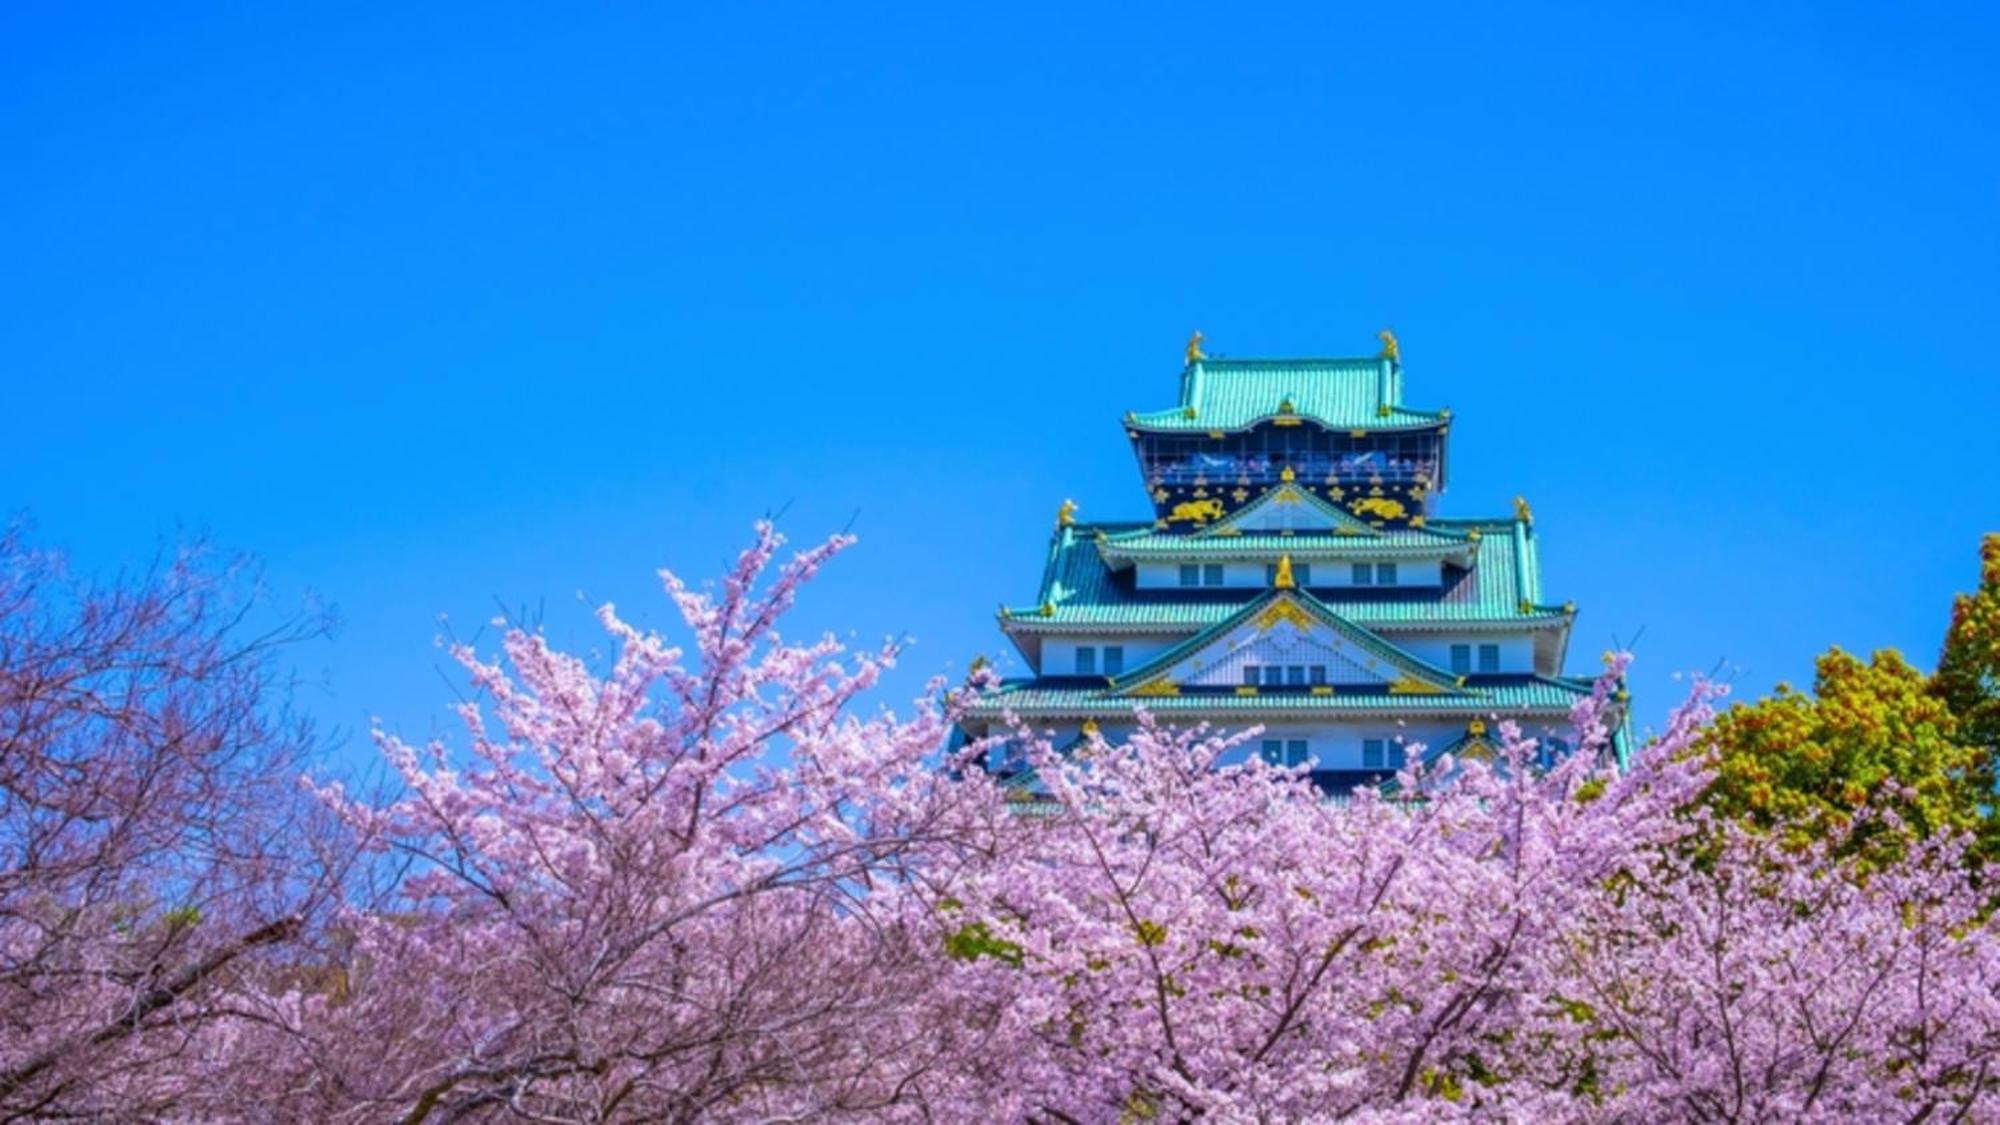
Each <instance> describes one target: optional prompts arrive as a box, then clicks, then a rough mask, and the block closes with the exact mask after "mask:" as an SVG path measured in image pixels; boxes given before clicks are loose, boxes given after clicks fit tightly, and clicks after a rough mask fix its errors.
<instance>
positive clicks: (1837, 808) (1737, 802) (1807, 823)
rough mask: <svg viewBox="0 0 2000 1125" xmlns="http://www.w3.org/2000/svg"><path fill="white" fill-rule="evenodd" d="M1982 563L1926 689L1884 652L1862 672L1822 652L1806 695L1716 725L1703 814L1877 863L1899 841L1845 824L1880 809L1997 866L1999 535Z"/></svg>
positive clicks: (1783, 694) (1784, 697)
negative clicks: (1839, 842) (1961, 840)
mask: <svg viewBox="0 0 2000 1125" xmlns="http://www.w3.org/2000/svg"><path fill="white" fill-rule="evenodd" d="M1981 557H1982V561H1983V566H1982V570H1981V582H1980V589H1979V591H1978V592H1977V593H1975V594H1969V595H1960V597H1959V598H1958V600H1957V604H1956V605H1955V606H1954V609H1953V613H1952V624H1951V629H1950V631H1949V632H1948V633H1947V636H1946V640H1945V648H1944V653H1943V656H1942V657H1941V658H1940V660H1939V666H1938V672H1937V674H1936V675H1935V676H1927V675H1925V674H1924V673H1923V672H1921V671H1919V670H1918V669H1916V668H1914V667H1912V666H1911V665H1910V664H1909V663H1908V662H1907V661H1906V660H1904V659H1903V657H1902V656H1901V655H1900V654H1898V653H1896V652H1895V651H1893V650H1884V651H1880V652H1877V653H1875V654H1874V655H1873V656H1872V657H1870V658H1869V659H1868V660H1866V661H1863V660H1861V659H1860V658H1859V657H1857V656H1854V655H1853V654H1851V653H1847V652H1844V651H1842V650H1841V649H1839V648H1837V647H1836V648H1833V649H1831V650H1829V651H1828V652H1827V653H1826V654H1825V655H1823V656H1821V657H1820V658H1819V660H1818V661H1817V662H1816V665H1815V674H1814V678H1813V690H1812V692H1811V693H1809V694H1808V693H1804V692H1799V691H1796V690H1794V689H1793V688H1791V687H1790V686H1789V685H1786V684H1780V685H1778V689H1777V691H1776V692H1775V693H1774V694H1772V695H1770V696H1768V697H1766V698H1764V699H1761V700H1758V701H1757V702H1755V703H1752V704H1738V705H1737V706H1735V707H1732V708H1730V709H1729V710H1728V711H1726V712H1724V713H1723V714H1722V715H1721V716H1719V717H1718V718H1717V719H1716V721H1715V724H1714V726H1713V728H1712V729H1711V731H1710V732H1709V736H1708V739H1707V743H1706V745H1707V746H1708V748H1710V749H1712V750H1714V751H1715V753H1716V759H1717V774H1716V779H1715V782H1714V784H1713V785H1711V786H1710V787H1709V789H1708V791H1707V793H1706V794H1705V797H1704V799H1705V800H1706V802H1707V803H1708V804H1709V805H1710V806H1711V807H1713V808H1715V809H1717V810H1718V811H1721V812H1723V813H1725V814H1727V815H1729V816H1732V817H1736V818H1739V819H1742V820H1746V821H1748V822H1750V823H1752V824H1756V825H1759V826H1761V827H1765V828H1769V829H1772V830H1774V831H1779V832H1782V833H1784V834H1785V835H1786V837H1787V838H1789V839H1791V840H1793V841H1794V842H1803V841H1805V840H1807V839H1825V838H1842V837H1846V838H1848V844H1849V846H1850V848H1851V849H1852V850H1854V851H1857V852H1862V853H1871V852H1873V853H1880V854H1882V855H1888V854H1893V853H1894V852H1895V851H1897V850H1899V846H1900V845H1899V839H1900V833H1898V832H1892V831H1890V830H1889V829H1887V828H1885V827H1884V826H1883V825H1882V824H1880V823H1879V822H1877V823H1865V824H1864V826H1863V827H1861V828H1860V829H1858V830H1857V829H1856V827H1855V822H1856V814H1857V813H1858V812H1860V811H1861V810H1862V809H1863V808H1866V807H1873V808H1877V809H1887V810H1891V811H1893V812H1894V813H1895V814H1896V816H1897V817H1898V818H1900V820H1901V821H1902V825H1903V827H1902V830H1901V831H1902V832H1909V833H1915V834H1917V835H1920V836H1928V835H1930V834H1932V833H1935V832H1938V831H1944V830H1951V831H1969V832H1972V833H1974V834H1976V835H1977V836H1978V837H1979V839H1980V847H1979V848H1978V849H1977V851H1976V857H1977V858H1978V859H1981V860H1985V859H1990V858H1993V857H1995V856H2000V820H1996V818H1995V814H1994V807H1993V806H1994V800H1993V781H1994V774H1993V759H1994V747H1995V745H1996V743H2000V692H1996V684H2000V535H1994V536H1988V537H1987V539H1986V541H1985V543H1984V545H1983V547H1982V550H1981Z"/></svg>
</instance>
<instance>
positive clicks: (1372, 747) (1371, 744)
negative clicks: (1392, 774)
mask: <svg viewBox="0 0 2000 1125" xmlns="http://www.w3.org/2000/svg"><path fill="white" fill-rule="evenodd" d="M1361 768H1362V769H1368V770H1380V769H1387V768H1389V740H1388V739H1386V738H1364V739H1362V740H1361Z"/></svg>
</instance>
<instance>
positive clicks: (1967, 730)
mask: <svg viewBox="0 0 2000 1125" xmlns="http://www.w3.org/2000/svg"><path fill="white" fill-rule="evenodd" d="M1931 689H1932V690H1933V691H1934V692H1936V693H1937V696H1938V698H1940V699H1942V700H1944V703H1945V706H1947V707H1949V708H1951V712H1952V714H1954V715H1956V716H1957V717H1958V723H1959V735H1960V737H1961V738H1963V739H1965V740H1966V741H1967V742H1970V743H1972V744H1973V745H1975V746H1978V747H1980V748H1982V749H1983V750H1984V751H1985V765H1986V769H1987V774H1986V778H1985V780H1986V783H1987V786H1986V788H1987V791H1988V792H1989V793H1990V792H1991V791H1992V788H1993V785H1992V782H1993V780H1994V779H1993V775H1992V764H1993V755H1994V753H1995V751H1996V750H2000V534H1994V535H1988V536H1987V537H1986V539H1985V541H1984V542H1982V543H1981V544H1980V545H1979V589H1978V590H1976V591H1974V592H1972V593H1970V594H1960V595H1959V596H1958V597H1957V599H1956V600H1954V601H1953V603H1952V607H1951V628H1950V629H1948V630H1946V632H1945V635H1944V651H1943V652H1942V653H1941V654H1939V656H1938V669H1937V675H1936V676H1935V677H1933V678H1932V680H1931Z"/></svg>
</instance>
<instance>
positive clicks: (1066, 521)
mask: <svg viewBox="0 0 2000 1125" xmlns="http://www.w3.org/2000/svg"><path fill="white" fill-rule="evenodd" d="M1075 522H1076V501H1074V500H1065V501H1063V502H1062V507H1060V508H1057V509H1056V526H1057V527H1068V526H1069V525H1071V524H1073V523H1075Z"/></svg>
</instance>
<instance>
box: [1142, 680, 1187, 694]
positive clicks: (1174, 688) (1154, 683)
mask: <svg viewBox="0 0 2000 1125" xmlns="http://www.w3.org/2000/svg"><path fill="white" fill-rule="evenodd" d="M1180 693H1181V685H1179V684H1177V683H1175V682H1173V681H1172V680H1170V679H1168V678H1166V677H1165V676H1155V677H1154V678H1152V679H1150V680H1147V681H1146V682H1145V683H1143V684H1140V685H1139V686H1138V687H1135V688H1133V689H1132V694H1133V695H1140V696H1166V695H1179V694H1180Z"/></svg>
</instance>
